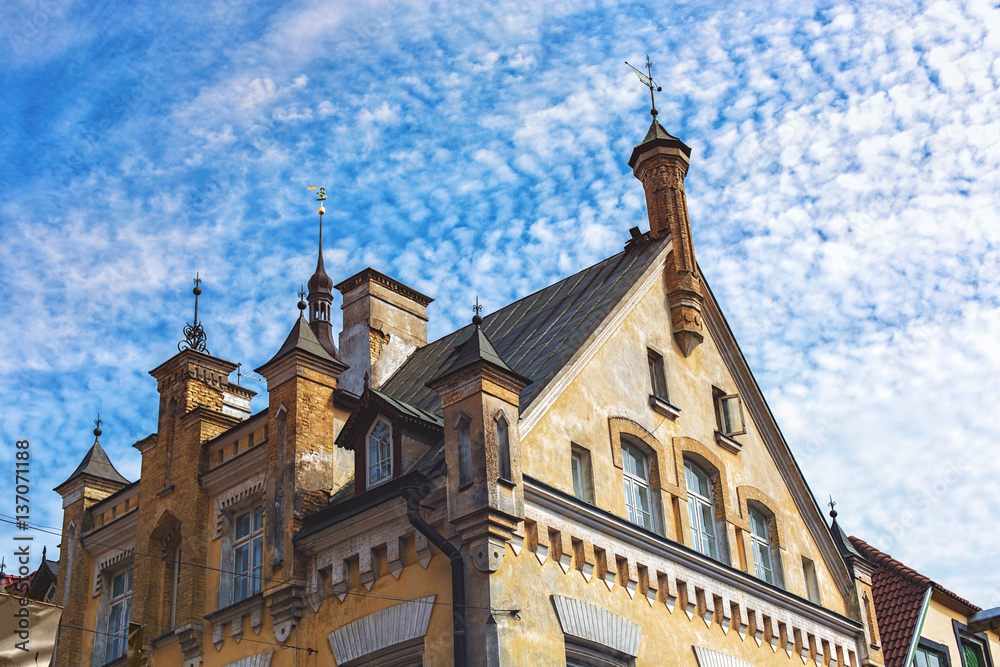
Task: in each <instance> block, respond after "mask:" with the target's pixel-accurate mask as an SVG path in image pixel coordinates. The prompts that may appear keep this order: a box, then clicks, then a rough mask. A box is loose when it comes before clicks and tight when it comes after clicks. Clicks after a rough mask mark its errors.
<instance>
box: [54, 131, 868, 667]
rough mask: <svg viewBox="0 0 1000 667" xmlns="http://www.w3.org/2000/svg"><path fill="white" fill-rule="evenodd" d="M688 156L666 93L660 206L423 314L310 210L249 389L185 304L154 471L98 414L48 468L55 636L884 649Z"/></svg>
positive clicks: (496, 657)
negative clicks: (548, 272) (719, 278)
mask: <svg viewBox="0 0 1000 667" xmlns="http://www.w3.org/2000/svg"><path fill="white" fill-rule="evenodd" d="M689 157H690V149H689V148H688V147H687V146H686V145H685V144H684V143H683V142H682V141H680V140H679V139H677V138H675V137H673V136H671V135H670V134H668V133H667V132H666V130H664V128H663V127H662V126H661V125H660V123H659V122H658V121H657V120H656V119H655V116H654V120H653V122H652V124H651V126H650V128H649V132H648V133H647V134H646V136H645V137H644V138H643V140H642V141H641V142H640V143H639V145H637V146H636V147H635V149H634V151H633V153H632V155H631V158H630V160H629V166H630V167H631V168H632V170H633V173H634V175H635V176H636V178H638V179H639V180H640V182H641V183H642V187H643V188H644V190H645V194H646V201H647V207H648V210H649V231H647V232H640V230H639V229H638V228H637V227H636V228H633V229H632V230H630V232H629V233H628V234H626V230H622V232H623V233H622V238H623V241H624V240H626V238H627V239H628V240H627V243H625V245H624V249H623V250H622V251H621V252H620V253H618V254H616V255H614V256H612V257H609V258H608V259H606V260H604V261H602V262H600V263H598V264H596V265H594V266H592V267H589V268H587V269H585V270H583V271H581V272H579V273H577V274H576V275H573V276H570V277H568V278H566V279H565V280H563V281H561V282H558V283H556V284H554V285H551V286H549V287H547V288H545V289H543V290H541V291H539V292H536V293H535V294H532V295H530V296H527V297H525V298H524V299H521V300H520V301H517V302H515V303H512V304H510V305H508V306H506V307H504V308H501V309H500V310H498V311H496V312H494V313H491V314H488V315H486V316H484V317H480V316H479V314H478V313H477V314H476V316H475V317H474V320H473V322H472V323H471V324H469V325H467V326H465V327H463V328H462V329H460V330H458V331H455V332H453V333H451V334H449V335H447V336H445V337H443V338H441V339H439V340H437V341H434V342H430V343H428V341H427V306H428V305H429V304H430V302H431V299H430V298H429V297H427V296H425V295H423V294H420V293H419V292H417V291H415V290H413V289H411V288H409V287H407V286H405V285H403V284H401V283H399V282H398V281H396V280H394V279H392V278H389V277H387V276H385V275H383V274H381V273H379V272H377V271H375V270H373V269H366V270H365V271H362V272H361V273H359V274H357V275H355V276H352V277H350V278H347V279H346V280H344V281H343V282H341V283H339V284H337V285H334V282H333V280H331V279H330V277H329V276H328V274H327V272H326V269H325V266H324V263H323V257H322V240H321V243H320V258H319V262H318V265H317V270H316V272H315V274H314V275H313V276H312V278H311V280H310V282H309V294H308V300H307V302H302V303H301V304H300V308H302V311H303V312H302V315H301V316H300V318H299V320H298V321H297V322H296V323H295V324H294V326H293V327H292V329H291V332H290V334H289V336H288V338H287V340H286V341H285V343H284V344H283V345H282V347H281V348H280V349H279V350H278V351H277V352H276V353H275V355H274V356H273V358H271V359H270V360H269V361H267V362H266V363H264V364H263V365H262V366H260V367H259V368H258V372H259V373H260V374H261V375H263V376H264V377H265V378H266V380H267V389H268V405H267V408H266V409H264V410H261V411H260V412H258V413H256V414H250V407H249V406H250V399H251V398H252V396H253V392H251V391H250V390H248V389H246V388H245V387H242V386H239V385H238V384H235V383H233V382H230V381H229V376H230V374H231V373H232V372H233V371H234V370H235V369H236V364H234V363H231V362H229V361H225V360H223V359H220V358H217V357H214V356H211V355H209V354H208V353H207V351H206V350H205V349H204V337H203V336H201V335H200V331H192V332H190V333H192V335H191V336H189V340H188V342H189V345H188V347H189V349H185V350H184V351H182V352H180V353H179V354H177V355H175V356H174V357H173V358H171V359H169V360H168V361H166V362H164V363H163V364H161V365H159V366H158V367H157V368H156V369H154V370H153V371H152V372H151V374H152V375H153V377H154V378H155V379H156V381H157V386H158V390H159V393H160V397H161V398H160V404H159V410H158V420H157V426H156V432H155V433H153V434H152V435H150V436H149V437H147V438H145V439H143V440H142V441H140V442H137V443H136V444H135V447H136V449H138V450H139V451H140V452H141V454H142V473H141V479H140V480H139V481H136V482H132V483H129V482H128V481H127V480H125V479H124V478H123V477H121V475H119V474H118V473H117V471H115V470H114V467H113V465H112V464H111V462H110V461H108V459H107V456H106V455H105V453H104V451H103V449H102V448H101V446H100V444H99V443H98V442H95V444H94V447H93V448H92V450H91V451H90V452H89V453H88V455H87V458H86V459H85V460H84V461H83V462H82V463H81V464H80V467H79V468H78V469H77V471H76V472H74V474H73V475H72V476H71V477H70V478H69V479H68V480H67V481H66V482H64V483H63V484H62V485H60V486H59V487H58V489H57V490H58V491H59V492H60V493H61V494H62V497H63V505H64V508H65V518H64V522H63V542H62V558H61V560H60V571H59V586H60V590H59V593H58V596H57V597H58V601H59V602H60V603H61V604H65V606H66V611H65V614H64V617H63V627H62V630H61V634H60V638H59V646H58V658H57V661H56V663H57V664H58V665H66V666H69V665H73V666H83V665H91V666H100V665H105V664H110V665H118V664H125V660H126V658H125V655H126V644H127V641H126V632H127V628H128V623H129V622H131V623H135V624H141V625H142V626H143V633H142V642H141V643H142V648H143V651H142V655H141V656H139V655H138V654H137V655H136V657H135V662H136V664H147V665H148V664H151V665H157V666H158V667H163V666H175V665H176V666H183V667H196V666H198V665H201V666H202V667H222V666H227V667H268V666H271V667H292V666H293V665H294V666H296V667H306V666H310V665H340V666H352V667H353V666H357V665H456V666H462V665H491V666H492V665H536V666H555V665H560V666H561V665H679V666H692V667H693V666H696V665H698V666H701V667H706V666H712V667H716V666H720V667H721V666H733V667H736V666H741V665H775V666H782V667H784V666H787V665H802V664H804V663H805V664H815V665H838V666H841V665H843V666H847V665H850V666H853V667H858V666H860V665H882V664H884V663H883V654H882V650H881V644H880V642H879V639H878V624H877V619H876V618H875V617H874V614H873V613H872V612H871V605H870V604H866V601H869V602H870V600H871V596H872V592H871V583H872V582H871V577H870V576H866V575H865V574H864V572H860V573H859V572H858V571H849V569H848V567H847V566H846V565H845V562H844V560H843V558H842V556H841V551H840V549H839V547H838V544H837V542H836V541H835V540H834V538H833V536H832V535H831V532H830V530H829V528H828V526H827V524H826V522H825V520H824V517H823V514H822V512H821V511H820V509H819V508H818V507H817V505H816V503H815V501H814V499H813V497H812V494H811V492H810V491H809V488H808V486H807V484H806V481H805V479H803V476H802V474H801V471H800V470H799V468H798V466H797V465H796V463H795V459H794V457H793V456H792V453H791V451H790V449H789V447H788V445H787V443H786V442H785V441H784V439H783V437H782V435H781V432H780V430H779V428H778V425H777V424H776V423H775V420H774V417H773V415H772V414H771V412H770V410H769V409H768V407H767V404H766V402H765V400H764V397H763V396H762V394H761V392H760V390H759V388H758V386H757V384H756V382H755V381H754V378H753V376H752V375H751V373H750V370H749V368H748V366H747V363H746V361H745V359H744V358H743V355H742V354H741V352H740V350H739V347H738V345H737V343H736V340H735V339H734V337H733V334H732V331H731V330H730V329H729V327H728V325H727V323H726V320H725V318H724V316H723V314H722V312H721V311H720V309H719V306H718V303H717V302H716V300H715V298H714V297H713V295H712V293H711V291H710V290H709V288H708V285H707V283H706V281H705V278H704V277H703V276H702V275H701V272H700V270H699V268H698V265H697V263H696V261H695V256H694V245H693V241H692V229H691V225H690V223H689V220H688V213H687V204H686V199H685V195H684V178H685V176H686V174H687V169H688V164H689ZM335 289H336V290H338V291H339V292H340V293H341V295H342V306H341V308H342V310H343V326H342V330H341V332H340V334H339V337H338V339H337V341H336V342H335V340H334V338H335V337H334V332H333V324H332V306H333V293H334V290H335ZM470 298H471V295H470ZM195 324H196V328H197V322H196V323H195Z"/></svg>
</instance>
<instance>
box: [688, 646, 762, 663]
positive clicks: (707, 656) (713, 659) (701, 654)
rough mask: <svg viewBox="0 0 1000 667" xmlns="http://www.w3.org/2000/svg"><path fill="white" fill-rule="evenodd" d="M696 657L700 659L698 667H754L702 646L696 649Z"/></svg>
mask: <svg viewBox="0 0 1000 667" xmlns="http://www.w3.org/2000/svg"><path fill="white" fill-rule="evenodd" d="M694 655H695V657H696V658H698V667H753V665H751V664H750V663H749V662H746V661H745V660H740V659H739V658H734V657H733V656H731V655H728V654H726V653H722V652H720V651H713V650H712V649H710V648H704V647H702V646H695V647H694Z"/></svg>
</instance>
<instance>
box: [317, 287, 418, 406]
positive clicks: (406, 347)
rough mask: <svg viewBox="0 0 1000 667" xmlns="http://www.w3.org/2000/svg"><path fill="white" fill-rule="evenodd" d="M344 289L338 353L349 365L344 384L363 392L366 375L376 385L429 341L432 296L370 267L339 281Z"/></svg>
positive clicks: (342, 382) (343, 386) (340, 380)
mask: <svg viewBox="0 0 1000 667" xmlns="http://www.w3.org/2000/svg"><path fill="white" fill-rule="evenodd" d="M336 289H338V290H339V291H340V293H341V295H343V301H344V303H343V305H342V306H341V309H342V310H343V311H344V326H343V330H342V331H341V332H340V359H341V360H342V361H343V362H344V363H346V364H347V365H348V366H350V368H349V369H348V370H346V371H344V373H343V374H342V375H341V376H340V378H339V386H340V387H341V388H342V389H346V390H347V391H350V392H353V393H355V394H360V393H361V392H362V391H363V390H364V386H365V375H366V374H367V375H368V378H369V382H370V384H371V386H372V387H373V388H376V389H377V388H378V387H379V386H380V385H381V384H382V383H383V382H385V381H386V380H387V379H389V377H390V376H391V375H392V374H393V373H394V372H395V371H396V370H397V369H398V368H399V367H400V366H401V365H402V364H403V362H404V361H406V359H407V357H409V356H410V354H411V353H412V352H413V351H414V350H416V349H417V348H420V347H423V346H424V345H426V344H427V305H428V304H430V303H431V302H432V301H433V300H434V299H432V298H430V297H429V296H425V295H423V294H421V293H420V292H418V291H416V290H414V289H411V288H409V287H407V286H406V285H404V284H403V283H401V282H399V281H398V280H393V279H392V278H390V277H389V276H386V275H384V274H382V273H379V272H378V271H376V270H375V269H372V268H368V269H365V270H364V271H362V272H360V273H358V274H356V275H354V276H352V277H350V278H348V279H347V280H345V281H343V282H342V283H340V284H339V285H337V286H336Z"/></svg>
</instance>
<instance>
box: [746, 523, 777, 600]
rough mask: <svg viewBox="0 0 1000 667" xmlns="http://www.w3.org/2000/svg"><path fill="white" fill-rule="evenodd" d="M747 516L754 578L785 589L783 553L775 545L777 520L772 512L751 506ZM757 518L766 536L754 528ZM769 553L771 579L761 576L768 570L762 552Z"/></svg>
mask: <svg viewBox="0 0 1000 667" xmlns="http://www.w3.org/2000/svg"><path fill="white" fill-rule="evenodd" d="M747 514H748V517H747V518H748V519H749V524H750V553H751V556H752V558H753V564H754V576H756V577H757V578H758V579H760V580H761V581H764V582H766V583H769V584H771V585H772V586H777V587H779V588H784V576H783V574H782V570H781V553H780V550H779V549H778V547H777V546H776V545H775V539H774V538H775V531H776V530H777V526H776V525H775V522H776V521H777V518H776V517H775V516H774V514H772V513H771V512H770V511H766V510H763V509H761V508H760V507H757V506H754V505H749V504H748V507H747ZM755 517H756V518H757V519H758V520H759V522H760V523H761V525H762V526H763V528H764V534H763V535H758V534H757V532H756V531H755V528H754V525H755V524H754V518H755ZM763 551H766V552H767V558H768V561H769V562H770V565H771V567H770V572H771V578H770V579H768V578H767V577H764V576H761V572H762V570H766V569H767V568H765V567H764V565H763V564H762V562H761V561H762V560H763V557H762V555H761V552H763Z"/></svg>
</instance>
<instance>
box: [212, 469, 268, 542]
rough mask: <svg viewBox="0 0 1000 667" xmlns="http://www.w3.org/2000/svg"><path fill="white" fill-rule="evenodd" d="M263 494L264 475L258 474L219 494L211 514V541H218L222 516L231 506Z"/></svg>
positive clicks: (220, 533) (220, 534)
mask: <svg viewBox="0 0 1000 667" xmlns="http://www.w3.org/2000/svg"><path fill="white" fill-rule="evenodd" d="M263 492H264V473H260V474H259V475H257V476H255V477H251V478H250V479H248V480H247V481H245V482H243V483H242V484H237V485H236V486H234V487H232V488H231V489H229V490H228V491H225V492H224V493H221V494H219V495H218V496H216V497H215V502H214V503H213V505H214V510H215V511H214V512H213V517H212V519H213V521H212V523H213V525H214V526H215V532H214V534H213V535H212V539H213V540H215V539H218V538H219V537H221V536H222V516H223V514H225V512H226V510H227V509H229V508H230V507H232V506H233V505H235V504H237V503H239V502H240V501H242V500H245V499H247V498H249V497H251V496H254V495H257V494H258V493H263Z"/></svg>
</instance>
